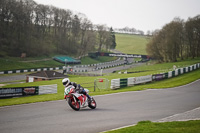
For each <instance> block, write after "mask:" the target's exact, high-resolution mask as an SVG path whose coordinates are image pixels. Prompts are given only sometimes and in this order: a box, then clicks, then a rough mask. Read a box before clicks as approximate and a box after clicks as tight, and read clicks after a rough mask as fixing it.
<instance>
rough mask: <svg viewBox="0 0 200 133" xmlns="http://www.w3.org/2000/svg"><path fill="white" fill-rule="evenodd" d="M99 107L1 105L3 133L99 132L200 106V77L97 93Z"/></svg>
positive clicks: (57, 104)
mask: <svg viewBox="0 0 200 133" xmlns="http://www.w3.org/2000/svg"><path fill="white" fill-rule="evenodd" d="M94 98H95V100H96V102H97V109H95V110H91V109H89V108H85V109H82V110H80V111H73V110H72V109H71V108H70V107H69V106H68V104H67V103H66V101H64V100H60V101H52V102H42V103H33V104H25V105H16V106H8V107H1V108H0V132H2V133H12V132H13V133H35V132H38V133H55V132H56V133H59V132H60V133H64V132H69V133H80V132H81V133H96V132H101V131H105V130H109V129H113V128H117V127H122V126H126V125H130V124H136V123H137V122H138V121H142V120H151V121H156V120H159V119H162V118H165V117H168V116H171V115H174V114H177V113H183V112H186V111H188V110H192V109H194V108H197V107H200V80H198V81H196V82H194V83H191V84H189V85H186V86H182V87H176V88H169V89H160V90H156V89H155V90H153V89H151V90H145V91H136V92H125V93H118V94H111V95H104V96H95V97H94Z"/></svg>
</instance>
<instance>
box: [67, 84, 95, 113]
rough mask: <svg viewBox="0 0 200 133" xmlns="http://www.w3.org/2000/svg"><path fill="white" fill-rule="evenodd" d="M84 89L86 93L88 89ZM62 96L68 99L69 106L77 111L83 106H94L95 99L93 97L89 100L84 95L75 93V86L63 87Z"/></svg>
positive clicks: (93, 107)
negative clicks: (63, 94) (63, 92)
mask: <svg viewBox="0 0 200 133" xmlns="http://www.w3.org/2000/svg"><path fill="white" fill-rule="evenodd" d="M84 90H85V91H86V93H89V90H88V89H84ZM64 98H65V99H66V100H67V101H68V104H69V106H70V107H71V108H72V109H74V110H76V111H79V110H80V108H85V107H87V106H88V107H90V108H91V109H95V108H96V101H95V100H94V98H93V97H92V98H91V100H89V99H88V98H87V96H86V95H84V94H79V93H77V92H76V91H75V87H74V86H72V85H70V86H68V87H66V88H65V97H64Z"/></svg>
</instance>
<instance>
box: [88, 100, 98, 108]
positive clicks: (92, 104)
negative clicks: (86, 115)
mask: <svg viewBox="0 0 200 133" xmlns="http://www.w3.org/2000/svg"><path fill="white" fill-rule="evenodd" d="M88 106H89V107H90V108H91V109H95V108H96V106H97V104H96V101H95V100H94V98H92V100H91V101H90V102H89V103H88Z"/></svg>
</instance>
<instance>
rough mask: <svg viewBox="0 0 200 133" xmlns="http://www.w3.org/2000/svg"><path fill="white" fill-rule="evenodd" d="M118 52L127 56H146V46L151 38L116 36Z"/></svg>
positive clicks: (127, 35)
mask: <svg viewBox="0 0 200 133" xmlns="http://www.w3.org/2000/svg"><path fill="white" fill-rule="evenodd" d="M115 36H116V43H117V46H116V50H118V51H121V52H122V53H127V54H142V55H146V54H147V53H146V44H147V43H148V41H149V37H146V36H140V35H129V34H115Z"/></svg>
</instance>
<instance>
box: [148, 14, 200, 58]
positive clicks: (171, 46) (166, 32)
mask: <svg viewBox="0 0 200 133" xmlns="http://www.w3.org/2000/svg"><path fill="white" fill-rule="evenodd" d="M146 50H147V53H148V55H150V56H151V57H153V58H154V59H157V60H158V61H160V62H175V61H177V59H182V60H183V59H185V58H195V57H200V15H198V16H196V17H193V18H188V20H187V21H184V20H182V19H180V18H174V20H173V21H171V22H170V23H168V24H166V25H165V26H164V27H163V28H162V29H161V30H157V31H155V32H154V33H153V37H152V39H151V41H150V42H149V43H148V44H147V47H146Z"/></svg>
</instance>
